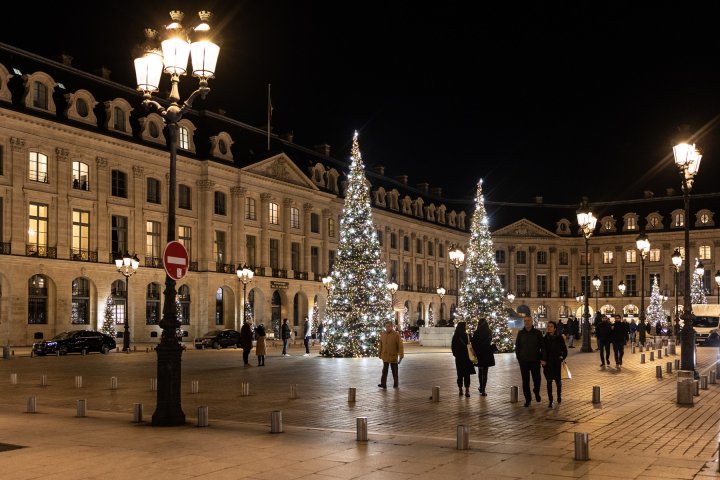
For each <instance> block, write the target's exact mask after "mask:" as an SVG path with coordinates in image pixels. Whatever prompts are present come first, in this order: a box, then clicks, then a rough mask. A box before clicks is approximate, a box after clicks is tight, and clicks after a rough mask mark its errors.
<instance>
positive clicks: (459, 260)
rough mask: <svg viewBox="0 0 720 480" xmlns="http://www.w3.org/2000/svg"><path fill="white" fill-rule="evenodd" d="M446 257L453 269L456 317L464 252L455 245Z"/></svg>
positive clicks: (458, 306)
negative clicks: (448, 258)
mask: <svg viewBox="0 0 720 480" xmlns="http://www.w3.org/2000/svg"><path fill="white" fill-rule="evenodd" d="M448 257H450V262H451V263H452V264H453V266H454V267H455V289H456V290H455V315H457V310H458V308H460V267H461V266H462V265H463V263H465V252H463V251H462V250H461V249H460V247H459V246H457V245H455V248H453V249H451V250H450V251H449V252H448ZM453 319H454V317H453Z"/></svg>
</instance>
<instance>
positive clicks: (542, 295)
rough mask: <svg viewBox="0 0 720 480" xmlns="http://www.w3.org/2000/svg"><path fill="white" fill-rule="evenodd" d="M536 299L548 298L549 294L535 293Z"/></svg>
mask: <svg viewBox="0 0 720 480" xmlns="http://www.w3.org/2000/svg"><path fill="white" fill-rule="evenodd" d="M537 296H538V298H550V292H537Z"/></svg>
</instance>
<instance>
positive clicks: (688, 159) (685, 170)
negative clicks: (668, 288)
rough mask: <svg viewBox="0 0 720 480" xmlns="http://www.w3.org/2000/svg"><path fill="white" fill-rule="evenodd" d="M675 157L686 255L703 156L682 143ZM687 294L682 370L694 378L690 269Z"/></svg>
mask: <svg viewBox="0 0 720 480" xmlns="http://www.w3.org/2000/svg"><path fill="white" fill-rule="evenodd" d="M673 156H674V157H675V165H677V166H678V170H679V172H680V178H681V179H682V191H683V203H684V207H685V219H684V221H683V226H684V227H685V255H689V253H690V190H691V189H692V184H693V179H694V178H695V175H696V174H697V172H698V170H700V160H701V159H702V155H701V154H700V151H699V150H698V149H697V148H695V144H690V143H685V142H681V143H679V144H677V145H675V146H674V147H673ZM684 287H685V292H684V294H683V314H682V319H683V327H682V331H681V332H680V341H681V343H682V346H681V352H680V368H681V369H683V370H686V371H690V370H691V371H693V372H694V374H693V375H694V376H695V377H697V376H698V373H697V372H696V371H695V329H694V328H693V317H694V315H693V313H692V303H691V301H690V269H689V268H685V285H684Z"/></svg>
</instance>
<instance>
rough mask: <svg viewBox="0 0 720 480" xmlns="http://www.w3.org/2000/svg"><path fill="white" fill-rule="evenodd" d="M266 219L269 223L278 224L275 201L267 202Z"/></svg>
mask: <svg viewBox="0 0 720 480" xmlns="http://www.w3.org/2000/svg"><path fill="white" fill-rule="evenodd" d="M268 221H269V222H270V224H271V225H278V224H279V223H280V221H279V219H278V205H277V203H272V202H271V203H268Z"/></svg>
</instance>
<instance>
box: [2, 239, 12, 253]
mask: <svg viewBox="0 0 720 480" xmlns="http://www.w3.org/2000/svg"><path fill="white" fill-rule="evenodd" d="M10 253H11V250H10V242H0V255H10Z"/></svg>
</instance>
